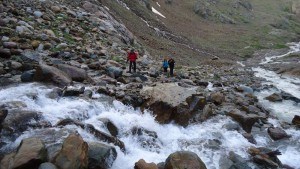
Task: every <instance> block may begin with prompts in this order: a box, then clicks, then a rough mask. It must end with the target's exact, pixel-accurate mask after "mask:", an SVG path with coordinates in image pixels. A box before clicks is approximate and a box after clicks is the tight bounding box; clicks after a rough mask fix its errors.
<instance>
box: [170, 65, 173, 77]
mask: <svg viewBox="0 0 300 169" xmlns="http://www.w3.org/2000/svg"><path fill="white" fill-rule="evenodd" d="M173 70H174V66H170V76H173V75H174V74H173Z"/></svg>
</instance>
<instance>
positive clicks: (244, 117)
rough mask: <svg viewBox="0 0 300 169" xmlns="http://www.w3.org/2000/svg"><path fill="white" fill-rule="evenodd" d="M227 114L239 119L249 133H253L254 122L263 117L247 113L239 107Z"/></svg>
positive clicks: (236, 119)
mask: <svg viewBox="0 0 300 169" xmlns="http://www.w3.org/2000/svg"><path fill="white" fill-rule="evenodd" d="M227 115H228V116H230V117H232V118H233V119H234V120H235V121H237V122H238V123H239V124H240V125H241V126H242V128H243V129H244V130H245V131H246V132H247V133H251V129H252V126H253V125H254V123H255V122H257V121H258V120H259V119H261V118H262V117H260V116H258V115H256V114H246V113H244V112H241V111H239V110H237V109H235V110H232V111H230V112H229V113H228V114H227Z"/></svg>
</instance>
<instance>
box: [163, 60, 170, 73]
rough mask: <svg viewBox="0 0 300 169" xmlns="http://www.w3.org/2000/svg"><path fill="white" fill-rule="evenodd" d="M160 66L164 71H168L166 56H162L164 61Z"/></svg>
mask: <svg viewBox="0 0 300 169" xmlns="http://www.w3.org/2000/svg"><path fill="white" fill-rule="evenodd" d="M162 67H163V68H164V72H165V73H166V72H168V67H169V63H168V60H167V58H164V61H163V63H162Z"/></svg>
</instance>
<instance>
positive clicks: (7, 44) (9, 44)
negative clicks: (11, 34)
mask: <svg viewBox="0 0 300 169" xmlns="http://www.w3.org/2000/svg"><path fill="white" fill-rule="evenodd" d="M3 47H4V48H8V49H12V48H18V44H17V43H16V42H4V43H3Z"/></svg>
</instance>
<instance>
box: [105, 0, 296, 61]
mask: <svg viewBox="0 0 300 169" xmlns="http://www.w3.org/2000/svg"><path fill="white" fill-rule="evenodd" d="M101 2H102V3H103V4H104V5H106V6H107V7H108V8H110V12H111V13H113V14H114V15H115V16H116V17H117V18H119V19H120V20H122V21H123V22H124V24H125V25H126V26H127V27H128V28H129V29H130V30H131V31H132V32H133V33H134V34H135V36H137V38H138V39H139V40H140V41H141V42H142V43H143V44H145V45H146V46H147V48H148V50H149V51H151V52H152V53H153V54H155V55H157V56H162V55H172V54H173V55H174V56H175V57H177V59H178V60H179V61H181V62H182V63H184V64H191V65H197V64H198V63H200V62H201V61H203V60H205V59H204V58H211V57H214V56H215V55H216V56H219V57H221V58H225V59H228V58H230V59H242V58H248V57H251V55H252V54H253V52H254V51H256V50H260V49H269V48H273V49H274V48H275V49H278V48H285V47H286V46H285V43H286V42H290V41H296V40H297V39H298V38H299V35H300V24H299V17H297V15H298V14H299V5H297V2H296V1H293V0H288V1H286V0H278V1H272V0H264V1H261V0H253V1H249V0H227V1H220V0H196V1H195V0H185V1H181V0H152V1H150V0H113V1H108V0H102V1H101ZM152 8H154V9H155V10H157V11H159V12H160V13H161V14H162V15H163V16H164V17H165V18H164V17H163V16H160V15H158V14H155V13H154V12H152ZM297 13H298V14H297ZM141 30H142V31H141ZM187 46H189V47H187ZM192 48H193V49H192ZM174 53H175V54H174Z"/></svg>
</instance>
